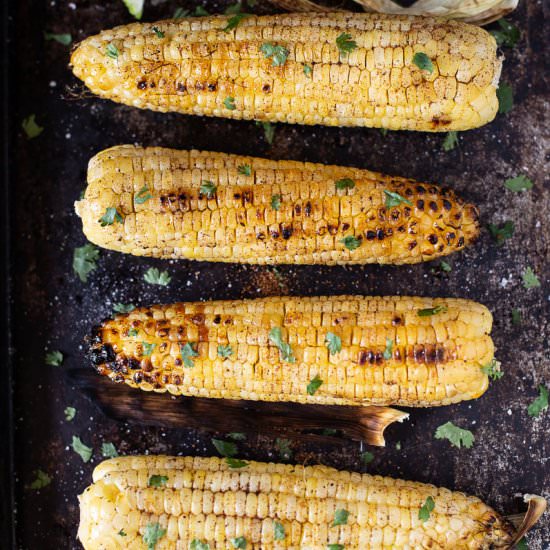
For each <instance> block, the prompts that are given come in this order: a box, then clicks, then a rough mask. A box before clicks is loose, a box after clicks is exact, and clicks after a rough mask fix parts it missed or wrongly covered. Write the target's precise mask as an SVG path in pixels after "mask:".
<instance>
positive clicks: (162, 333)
mask: <svg viewBox="0 0 550 550" xmlns="http://www.w3.org/2000/svg"><path fill="white" fill-rule="evenodd" d="M169 332H170V331H169V330H168V329H167V328H161V329H159V330H157V336H159V337H160V338H165V337H166V336H168V334H169Z"/></svg>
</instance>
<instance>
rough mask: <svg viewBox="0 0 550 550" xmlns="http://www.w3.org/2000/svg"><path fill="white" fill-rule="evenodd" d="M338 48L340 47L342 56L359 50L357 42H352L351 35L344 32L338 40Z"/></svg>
mask: <svg viewBox="0 0 550 550" xmlns="http://www.w3.org/2000/svg"><path fill="white" fill-rule="evenodd" d="M336 46H337V47H338V51H339V52H340V55H346V54H349V53H351V52H352V51H353V50H355V49H357V42H355V40H352V38H351V34H349V33H347V32H343V33H342V34H341V35H339V36H338V38H337V39H336Z"/></svg>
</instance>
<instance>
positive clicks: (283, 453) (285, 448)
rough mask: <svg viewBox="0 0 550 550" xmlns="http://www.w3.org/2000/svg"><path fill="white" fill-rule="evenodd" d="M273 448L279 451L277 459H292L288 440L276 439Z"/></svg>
mask: <svg viewBox="0 0 550 550" xmlns="http://www.w3.org/2000/svg"><path fill="white" fill-rule="evenodd" d="M275 447H276V448H277V451H279V458H280V459H281V460H290V459H291V458H292V454H293V453H292V449H291V448H290V440H289V439H285V438H284V437H278V438H277V439H276V440H275Z"/></svg>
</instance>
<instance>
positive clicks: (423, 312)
mask: <svg viewBox="0 0 550 550" xmlns="http://www.w3.org/2000/svg"><path fill="white" fill-rule="evenodd" d="M416 313H417V315H418V316H419V317H429V316H430V315H437V314H438V313H447V306H444V305H442V304H440V305H437V306H434V307H427V308H425V309H419V310H417V312H416Z"/></svg>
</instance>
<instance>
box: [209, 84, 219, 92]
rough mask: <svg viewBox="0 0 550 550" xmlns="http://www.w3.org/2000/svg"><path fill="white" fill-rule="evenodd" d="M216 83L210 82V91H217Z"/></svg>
mask: <svg viewBox="0 0 550 550" xmlns="http://www.w3.org/2000/svg"><path fill="white" fill-rule="evenodd" d="M216 87H217V86H216V85H215V84H208V91H209V92H215V91H216Z"/></svg>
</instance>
